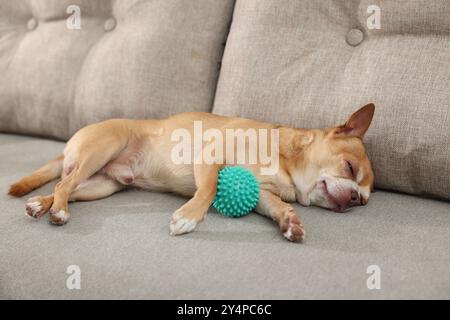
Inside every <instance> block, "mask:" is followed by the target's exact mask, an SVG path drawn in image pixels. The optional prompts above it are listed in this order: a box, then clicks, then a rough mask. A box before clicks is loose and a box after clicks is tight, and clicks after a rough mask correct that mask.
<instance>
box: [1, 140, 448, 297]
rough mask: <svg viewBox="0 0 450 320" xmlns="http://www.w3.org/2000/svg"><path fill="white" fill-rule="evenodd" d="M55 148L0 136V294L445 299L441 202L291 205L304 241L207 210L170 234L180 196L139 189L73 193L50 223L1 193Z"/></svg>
mask: <svg viewBox="0 0 450 320" xmlns="http://www.w3.org/2000/svg"><path fill="white" fill-rule="evenodd" d="M62 148H63V144H62V143H60V142H55V141H51V140H43V139H36V138H29V137H20V136H14V135H0V158H1V159H2V161H1V162H0V212H1V214H0V243H1V245H0V261H1V263H0V299H5V298H9V299H19V298H27V299H76V298H78V299H80V298H86V299H95V298H96V299H107V298H120V299H138V298H142V299H151V298H153V299H197V298H198V299H230V298H233V299H319V298H322V299H328V298H337V299H344V298H354V299H407V298H414V299H425V298H430V299H450V286H449V284H450V268H449V267H448V266H449V263H450V261H449V257H450V252H449V246H448V244H449V241H450V233H449V232H448V230H449V228H450V215H449V212H450V204H449V203H447V202H441V201H436V200H429V199H421V198H419V197H412V196H407V195H400V194H394V193H386V192H381V191H379V192H376V193H374V194H373V195H372V197H371V200H370V202H369V203H368V205H367V206H365V207H358V208H354V209H352V210H351V211H350V212H348V213H346V214H337V213H333V212H331V211H327V210H324V209H320V208H312V207H309V208H304V207H300V206H298V205H296V206H295V209H296V210H297V211H298V213H299V214H300V216H301V217H302V219H303V222H304V224H305V228H306V238H305V241H304V243H303V244H295V243H289V242H288V241H286V240H285V239H284V238H283V236H282V235H281V233H280V232H279V231H278V229H277V227H276V225H275V223H274V222H272V221H271V220H269V219H266V218H264V217H262V216H259V215H256V214H253V213H252V214H250V215H248V216H246V217H243V218H239V219H231V218H225V217H222V216H220V215H218V214H217V213H215V212H213V211H211V212H210V214H209V215H208V216H207V217H206V219H205V221H204V222H203V223H202V224H201V225H200V226H199V227H198V229H197V230H195V231H194V232H193V233H191V234H188V235H183V236H179V237H172V236H169V227H168V224H169V220H170V215H171V214H172V212H173V211H175V210H176V209H177V208H178V207H179V206H181V205H182V204H183V203H184V202H185V201H186V199H183V198H181V197H178V196H174V195H170V194H158V193H151V192H143V191H125V192H121V193H117V194H115V195H113V196H111V197H109V198H107V199H103V200H99V201H91V202H75V203H71V204H70V205H69V208H70V210H71V214H72V216H71V220H70V222H69V223H68V224H67V225H65V226H62V227H57V226H53V225H51V224H49V223H48V216H44V217H43V218H42V219H41V220H39V221H34V220H31V219H30V218H27V217H26V216H25V214H24V212H25V211H24V202H25V200H26V198H27V197H25V198H24V199H17V198H11V197H9V196H7V195H6V191H7V186H8V184H9V183H11V182H13V181H15V180H16V179H18V178H20V177H22V176H23V175H25V174H27V173H29V172H31V171H33V170H35V169H36V168H37V167H39V166H40V165H42V164H43V163H45V162H46V161H48V160H49V159H51V158H52V157H53V156H55V155H57V154H59V153H60V152H61V150H62ZM52 186H54V183H52V184H51V185H47V186H45V187H43V188H42V189H41V190H36V191H34V192H33V193H32V194H30V195H29V196H34V195H39V194H46V193H49V192H51V187H52ZM70 265H77V266H79V267H80V271H81V289H80V290H76V289H73V290H69V289H67V287H66V281H67V279H68V277H69V274H67V273H66V270H67V267H68V266H70ZM370 265H377V266H379V267H380V271H381V278H380V279H381V289H380V290H368V289H367V286H366V281H367V278H368V277H369V276H370V274H367V268H368V267H369V266H370Z"/></svg>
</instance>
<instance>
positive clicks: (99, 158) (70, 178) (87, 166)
mask: <svg viewBox="0 0 450 320" xmlns="http://www.w3.org/2000/svg"><path fill="white" fill-rule="evenodd" d="M89 142H90V141H86V142H83V143H82V144H81V145H80V146H78V148H77V150H76V158H75V160H74V163H73V168H71V169H72V170H71V171H70V172H69V173H68V174H67V175H66V176H65V177H63V179H62V180H61V181H60V182H58V183H57V184H56V187H55V192H54V199H53V204H52V206H51V208H50V221H51V222H52V223H53V224H57V225H62V224H65V223H66V222H67V221H68V220H69V216H70V215H69V211H68V201H69V198H70V195H71V194H72V192H73V191H74V190H75V189H76V188H77V186H78V185H79V184H80V183H82V182H83V181H86V180H88V179H89V178H90V177H91V176H93V175H94V174H96V173H97V172H99V171H100V170H101V169H102V168H103V167H104V166H105V165H106V164H107V163H108V162H109V161H111V159H113V158H114V157H116V156H117V155H118V154H119V153H120V151H121V150H122V149H123V147H124V146H123V142H122V141H119V140H115V139H108V138H106V139H105V140H104V141H100V142H98V143H97V144H93V143H89ZM99 146H100V147H101V148H99ZM68 158H71V157H68Z"/></svg>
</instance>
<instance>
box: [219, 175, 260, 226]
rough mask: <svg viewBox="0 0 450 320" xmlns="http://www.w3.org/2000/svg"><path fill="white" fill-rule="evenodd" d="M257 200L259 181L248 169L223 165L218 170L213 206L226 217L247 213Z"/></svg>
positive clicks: (240, 215)
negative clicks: (223, 166)
mask: <svg viewBox="0 0 450 320" xmlns="http://www.w3.org/2000/svg"><path fill="white" fill-rule="evenodd" d="M258 201H259V183H258V180H257V179H256V177H255V176H254V175H253V173H252V172H251V171H250V170H247V169H245V168H243V167H225V168H223V169H222V170H220V171H219V178H218V183H217V192H216V196H215V198H214V202H213V206H214V208H216V210H217V211H219V212H220V213H221V214H223V215H224V216H227V217H233V218H236V217H242V216H245V215H247V214H249V213H250V212H251V211H252V210H253V209H254V208H255V207H256V204H257V203H258Z"/></svg>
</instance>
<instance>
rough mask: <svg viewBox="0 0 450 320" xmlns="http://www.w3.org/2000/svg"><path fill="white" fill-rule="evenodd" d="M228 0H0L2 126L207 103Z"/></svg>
mask: <svg viewBox="0 0 450 320" xmlns="http://www.w3.org/2000/svg"><path fill="white" fill-rule="evenodd" d="M233 3H234V1H233V0H223V1H209V0H195V1H178V0H164V1H151V0H145V1H142V0H129V1H112V0H102V1H91V0H77V1H72V0H58V1H10V0H0V74H1V76H0V131H9V132H19V133H32V134H38V135H42V136H50V137H56V138H60V139H67V138H69V137H70V135H71V134H73V133H74V132H75V131H76V130H77V129H79V128H80V127H82V126H85V125H87V124H89V123H92V122H96V121H100V120H104V119H106V118H114V117H116V118H119V117H126V118H161V117H165V116H168V115H171V114H175V113H179V112H182V111H210V110H211V107H212V101H213V95H214V91H215V87H216V82H217V81H216V79H217V76H218V72H219V62H220V60H221V58H222V52H223V42H224V41H225V39H226V35H227V32H228V26H229V22H230V19H231V14H232V8H233ZM74 5H75V6H74ZM73 8H75V9H73ZM76 8H78V9H79V11H77V9H76ZM74 10H75V11H74ZM67 12H69V13H67ZM78 12H79V22H80V24H79V27H80V28H79V29H78V28H77V27H78V25H77V24H76V21H77V19H78Z"/></svg>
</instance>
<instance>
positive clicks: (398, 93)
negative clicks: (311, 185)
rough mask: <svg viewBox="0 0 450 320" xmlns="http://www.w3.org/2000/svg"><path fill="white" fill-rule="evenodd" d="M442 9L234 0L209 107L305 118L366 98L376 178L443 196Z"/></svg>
mask: <svg viewBox="0 0 450 320" xmlns="http://www.w3.org/2000/svg"><path fill="white" fill-rule="evenodd" d="M374 4H376V6H373V5H374ZM377 8H378V9H377ZM378 14H379V15H378ZM449 16H450V3H449V2H448V1H446V0H436V1H426V0H411V1H390V0H385V1H384V0H380V1H376V2H374V1H370V0H363V1H360V0H351V1H340V0H325V1H316V0H305V1H296V0H285V1H282V4H280V1H278V0H238V1H237V2H236V6H235V10H234V16H233V24H232V26H231V30H230V35H229V37H228V41H227V46H226V49H225V53H224V58H223V62H222V69H221V75H220V79H219V83H218V88H217V94H216V99H215V105H214V110H213V112H215V113H218V114H223V115H231V116H241V117H247V118H255V119H259V120H266V121H271V122H277V123H282V124H285V125H290V126H296V127H304V128H314V127H327V126H333V125H335V124H338V123H343V122H344V121H345V119H346V118H347V117H348V116H349V115H350V114H351V113H352V112H354V111H355V110H356V109H357V108H359V107H361V106H363V105H365V104H367V103H369V102H374V103H375V105H376V112H375V117H374V120H373V124H372V127H371V128H370V129H369V131H368V132H367V136H366V140H365V141H366V144H367V149H368V153H369V156H370V158H371V160H372V162H373V169H374V172H375V184H376V186H377V187H378V188H386V189H394V190H399V191H403V192H408V193H413V194H425V195H431V196H434V197H440V198H446V199H450V174H448V173H449V172H450V147H449V142H450V129H449V128H450V108H449V101H450V87H449V82H450V78H449V76H450V73H449V70H450V41H449V39H450V38H449V37H450V19H449V18H448V17H449ZM378 17H379V19H377V18H378ZM374 19H375V20H374ZM378 22H379V27H380V29H376V28H377V27H378V26H377V23H378Z"/></svg>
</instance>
